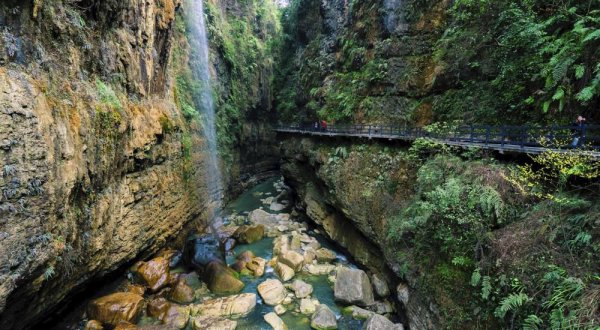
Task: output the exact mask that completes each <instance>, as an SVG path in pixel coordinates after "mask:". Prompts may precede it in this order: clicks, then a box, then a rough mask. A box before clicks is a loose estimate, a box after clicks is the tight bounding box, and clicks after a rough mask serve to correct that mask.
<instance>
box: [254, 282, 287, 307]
mask: <svg viewBox="0 0 600 330" xmlns="http://www.w3.org/2000/svg"><path fill="white" fill-rule="evenodd" d="M258 294H260V296H261V298H262V299H263V301H264V302H265V304H267V305H269V306H277V305H279V304H280V303H281V302H283V300H284V299H285V297H286V296H287V292H286V290H285V287H284V286H283V284H282V283H281V282H280V281H279V280H274V279H270V280H266V281H264V282H262V283H261V284H259V285H258Z"/></svg>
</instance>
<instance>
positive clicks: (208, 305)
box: [190, 293, 256, 318]
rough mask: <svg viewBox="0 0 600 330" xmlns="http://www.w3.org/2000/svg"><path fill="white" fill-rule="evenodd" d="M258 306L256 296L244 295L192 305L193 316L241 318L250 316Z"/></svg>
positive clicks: (252, 294) (251, 294)
mask: <svg viewBox="0 0 600 330" xmlns="http://www.w3.org/2000/svg"><path fill="white" fill-rule="evenodd" d="M255 306H256V294H254V293H243V294H238V295H235V296H229V297H223V298H216V299H211V300H207V301H204V302H203V303H201V304H196V305H191V306H190V307H191V311H192V315H193V316H206V317H217V318H219V317H226V318H239V317H244V316H246V315H248V314H249V313H250V312H251V311H252V310H253V309H254V307H255Z"/></svg>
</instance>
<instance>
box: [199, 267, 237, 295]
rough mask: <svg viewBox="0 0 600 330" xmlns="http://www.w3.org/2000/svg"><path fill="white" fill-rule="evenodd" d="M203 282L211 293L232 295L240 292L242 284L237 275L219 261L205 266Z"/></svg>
mask: <svg viewBox="0 0 600 330" xmlns="http://www.w3.org/2000/svg"><path fill="white" fill-rule="evenodd" d="M204 280H205V281H206V284H207V285H208V288H209V289H210V291H211V292H212V293H216V294H232V293H238V292H240V291H242V289H243V288H244V282H242V281H240V280H239V278H238V275H237V273H236V272H235V271H234V270H233V269H231V268H229V267H227V265H225V264H223V263H222V262H220V261H213V262H211V263H209V264H208V265H207V266H206V269H205V271H204Z"/></svg>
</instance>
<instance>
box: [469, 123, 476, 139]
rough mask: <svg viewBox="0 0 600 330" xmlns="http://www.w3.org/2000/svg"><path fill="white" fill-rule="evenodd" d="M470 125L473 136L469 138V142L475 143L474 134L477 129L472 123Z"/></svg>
mask: <svg viewBox="0 0 600 330" xmlns="http://www.w3.org/2000/svg"><path fill="white" fill-rule="evenodd" d="M470 127H471V136H470V138H469V142H471V143H473V135H474V133H475V129H474V127H473V125H470Z"/></svg>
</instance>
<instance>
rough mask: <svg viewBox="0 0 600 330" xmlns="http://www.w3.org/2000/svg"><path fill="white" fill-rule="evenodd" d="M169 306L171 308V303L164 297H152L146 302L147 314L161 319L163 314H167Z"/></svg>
mask: <svg viewBox="0 0 600 330" xmlns="http://www.w3.org/2000/svg"><path fill="white" fill-rule="evenodd" d="M169 308H171V303H169V302H168V301H167V300H166V299H165V298H162V297H160V298H156V299H153V300H151V301H150V302H149V303H148V310H147V312H148V315H150V316H152V317H154V318H157V319H159V320H162V319H163V318H164V317H165V315H167V312H168V311H169Z"/></svg>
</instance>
